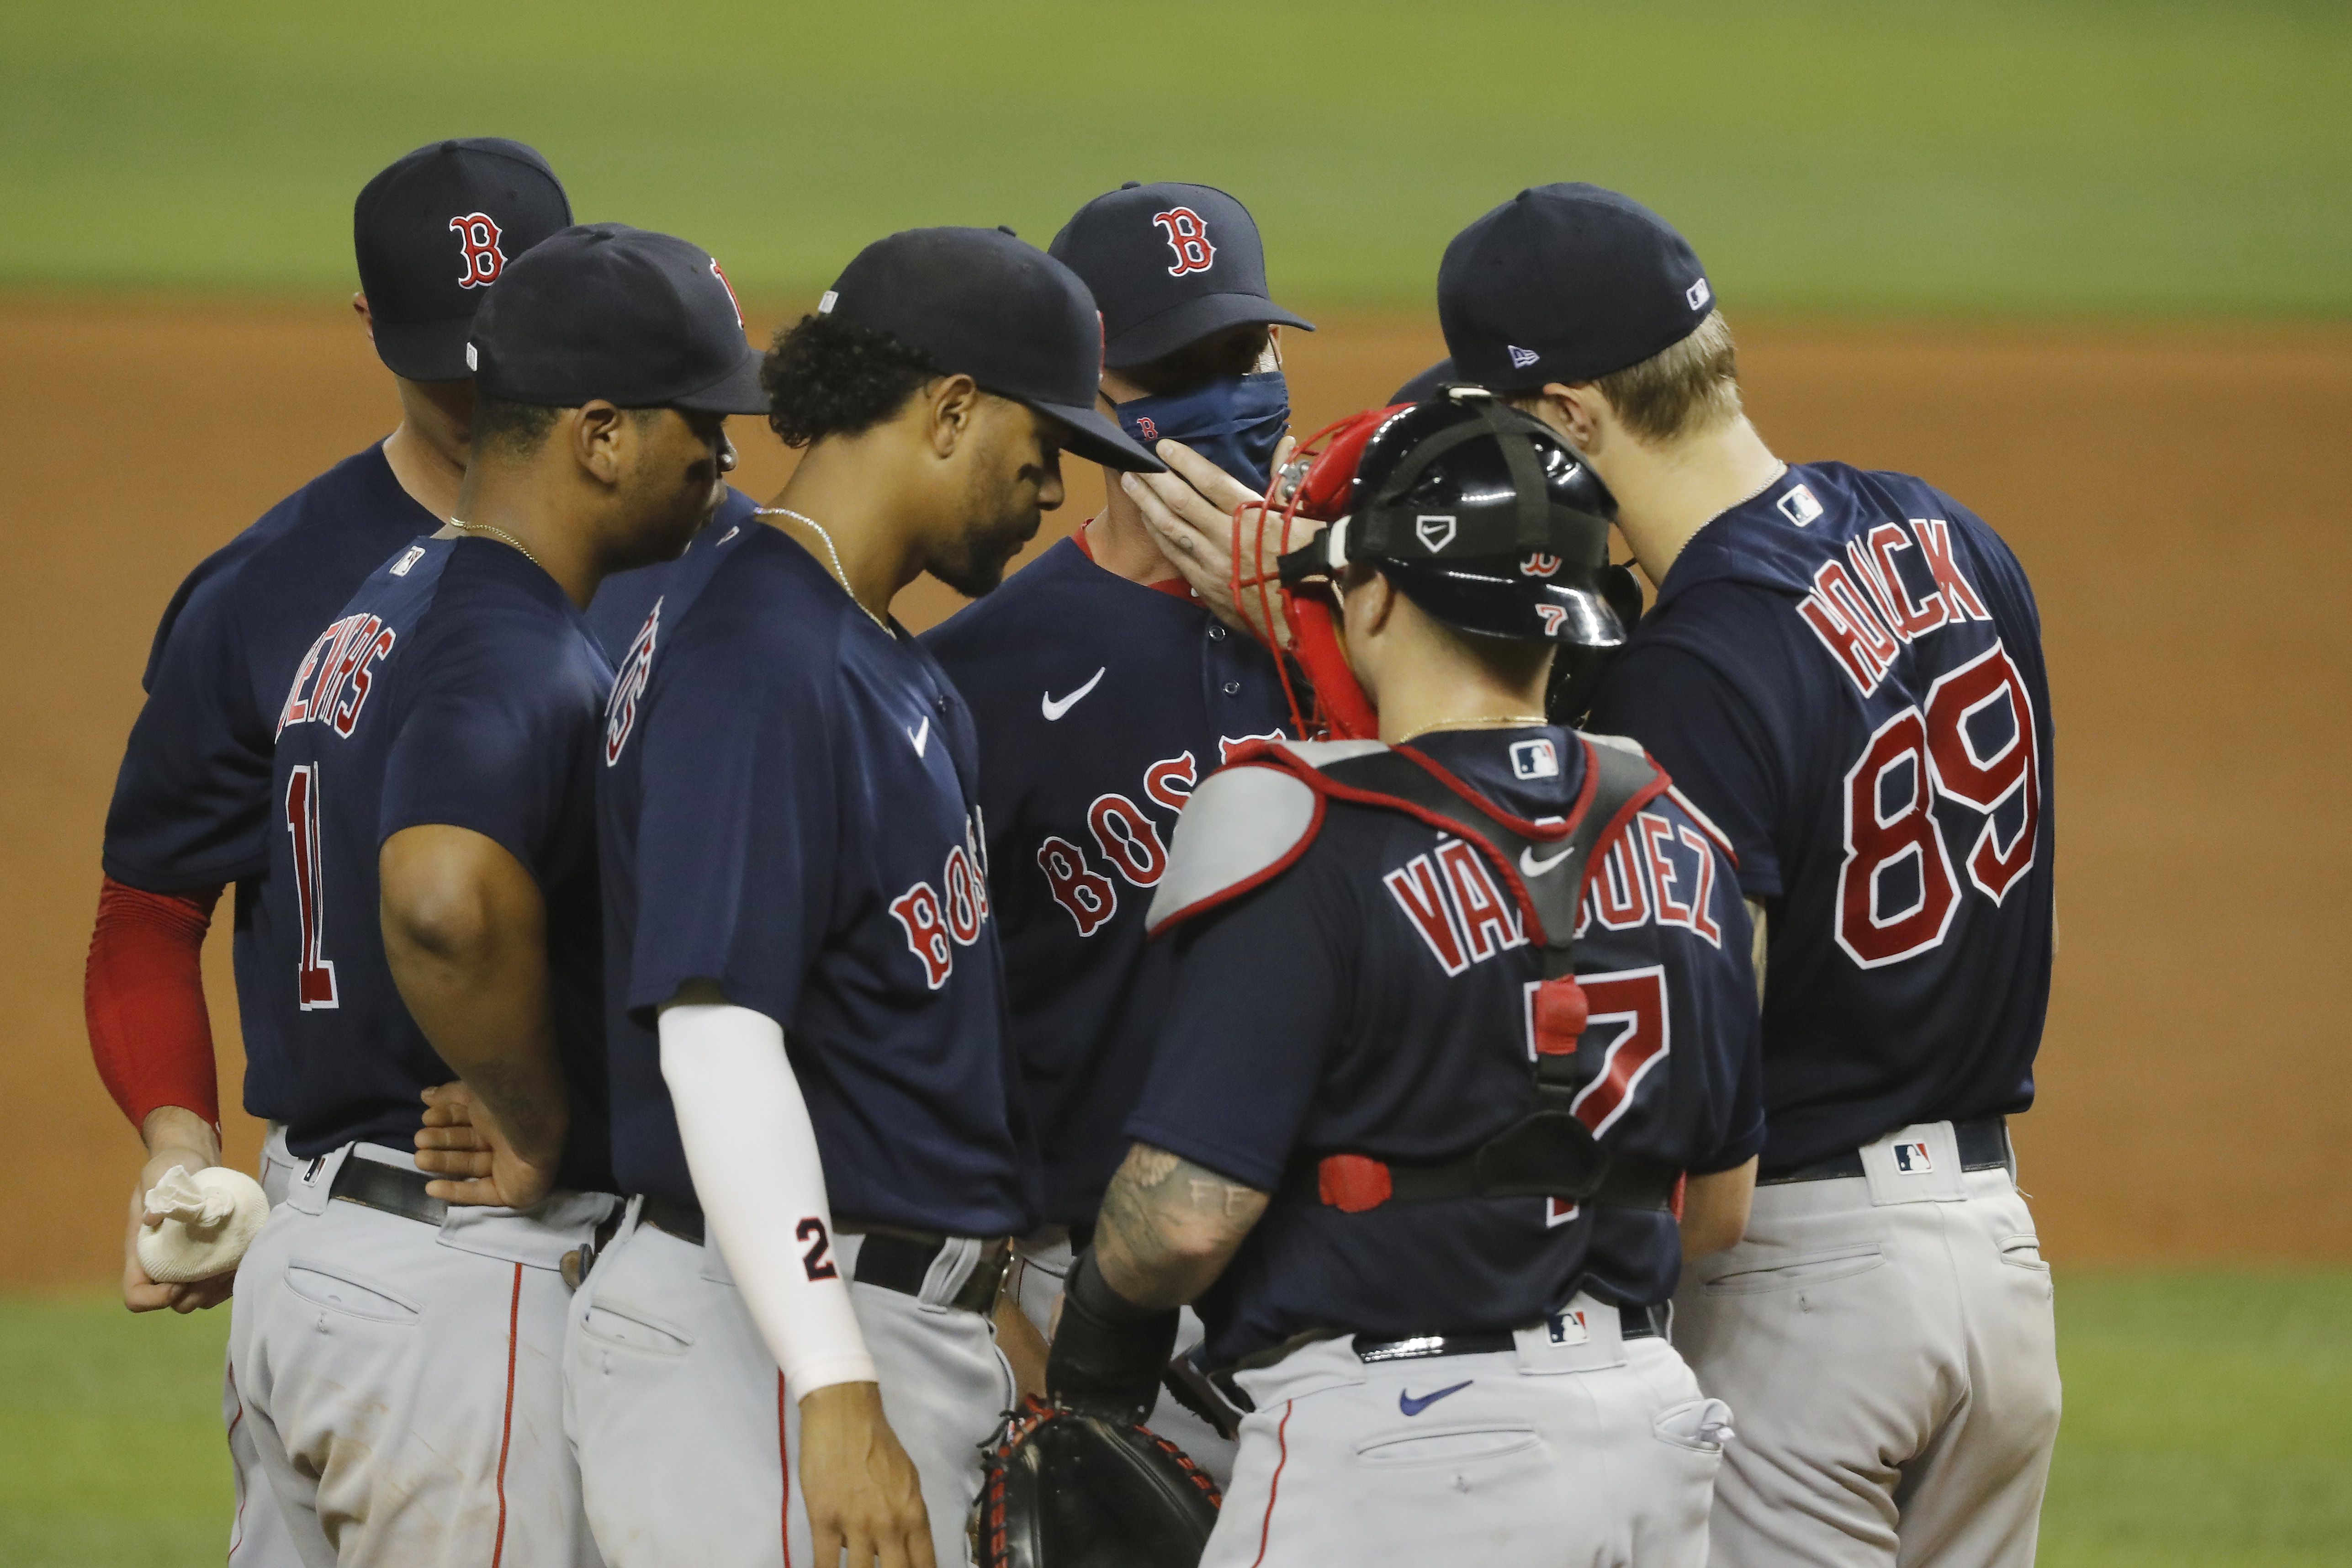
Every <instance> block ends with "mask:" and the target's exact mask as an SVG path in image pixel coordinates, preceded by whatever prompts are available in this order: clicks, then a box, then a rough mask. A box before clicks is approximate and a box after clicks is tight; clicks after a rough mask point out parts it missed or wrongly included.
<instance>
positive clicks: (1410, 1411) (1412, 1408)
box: [1397, 1378, 1475, 1415]
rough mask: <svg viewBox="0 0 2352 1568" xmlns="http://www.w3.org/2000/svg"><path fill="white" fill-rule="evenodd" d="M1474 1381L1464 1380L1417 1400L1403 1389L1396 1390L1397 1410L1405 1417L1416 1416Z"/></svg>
mask: <svg viewBox="0 0 2352 1568" xmlns="http://www.w3.org/2000/svg"><path fill="white" fill-rule="evenodd" d="M1474 1381H1475V1380H1474V1379H1470V1378H1465V1379H1464V1380H1463V1381H1462V1382H1460V1383H1457V1384H1454V1386H1453V1387H1451V1388H1441V1389H1439V1390H1438V1391H1437V1392H1436V1393H1434V1394H1423V1395H1422V1396H1421V1397H1420V1398H1419V1399H1415V1398H1414V1397H1413V1396H1412V1394H1407V1393H1406V1392H1405V1391H1404V1390H1403V1389H1402V1388H1400V1389H1398V1390H1397V1408H1398V1409H1399V1410H1402V1411H1403V1412H1404V1413H1405V1414H1406V1415H1420V1414H1421V1413H1422V1412H1423V1411H1424V1410H1426V1409H1428V1408H1429V1407H1430V1406H1431V1405H1434V1404H1436V1403H1437V1402H1438V1401H1439V1400H1441V1399H1443V1398H1444V1397H1445V1396H1446V1395H1447V1394H1459V1393H1461V1392H1462V1391H1463V1390H1464V1389H1465V1388H1467V1387H1469V1386H1470V1384H1471V1383H1472V1382H1474Z"/></svg>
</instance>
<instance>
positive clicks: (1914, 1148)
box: [1895, 1143, 1936, 1176]
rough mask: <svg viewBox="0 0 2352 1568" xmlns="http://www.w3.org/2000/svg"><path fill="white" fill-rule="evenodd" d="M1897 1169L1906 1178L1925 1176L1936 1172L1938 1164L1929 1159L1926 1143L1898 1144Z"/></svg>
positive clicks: (1896, 1153)
mask: <svg viewBox="0 0 2352 1568" xmlns="http://www.w3.org/2000/svg"><path fill="white" fill-rule="evenodd" d="M1935 1168H1936V1162H1935V1161H1934V1160H1932V1159H1930V1158H1929V1157H1928V1155H1927V1145H1926V1144H1925V1143H1897V1144H1896V1145H1895V1170H1897V1171H1899V1172H1901V1173H1903V1174H1904V1175H1906V1176H1925V1175H1927V1174H1929V1173H1932V1172H1933V1171H1934V1170H1935Z"/></svg>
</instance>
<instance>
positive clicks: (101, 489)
mask: <svg viewBox="0 0 2352 1568" xmlns="http://www.w3.org/2000/svg"><path fill="white" fill-rule="evenodd" d="M1441 352H1442V350H1441V347H1440V345H1439V343H1438V342H1437V340H1436V336H1435V332H1434V331H1433V329H1432V328H1429V327H1426V326H1422V325H1416V324H1412V323H1400V322H1398V321H1391V320H1378V319H1357V320H1331V319H1326V320H1325V322H1324V330H1323V331H1321V332H1318V333H1317V334H1315V335H1314V336H1312V337H1306V336H1301V335H1295V336H1294V337H1293V338H1292V339H1291V341H1290V372H1291V379H1292V384H1293V386H1294V389H1295V392H1296V395H1297V405H1298V406H1297V428H1298V429H1299V430H1300V431H1301V432H1302V433H1303V432H1305V431H1307V430H1309V429H1312V428H1314V427H1315V426H1318V425H1319V424H1320V423H1322V422H1323V421H1325V420H1327V419H1328V418H1331V417H1333V416H1337V415H1339V414H1341V413H1345V412H1348V411H1349V410H1351V409H1353V408H1356V407H1359V406H1361V405H1366V404H1369V403H1374V402H1377V401H1380V400H1381V399H1383V398H1384V397H1385V396H1386V395H1387V394H1388V392H1389V391H1390V389H1391V388H1392V387H1394V386H1395V385H1396V384H1398V383H1399V382H1401V381H1402V380H1403V379H1404V378H1405V377H1406V376H1407V375H1409V374H1412V373H1413V372H1414V371H1417V370H1419V369H1420V368H1421V367H1422V366H1423V365H1425V364H1427V363H1429V362H1430V361H1431V360H1433V359H1434V358H1436V357H1437V355H1438V354H1439V353H1441ZM1740 357H1741V366H1742V372H1743V379H1744V382H1745V384H1746V386H1747V390H1748V405H1749V408H1750V411H1751V412H1752V413H1753V414H1754V416H1756V419H1757V421H1758V423H1759V425H1760V426H1761V427H1762V428H1763V430H1764V432H1765V434H1766V436H1767V437H1768V438H1769V439H1770V441H1771V442H1772V443H1773V445H1774V447H1775V448H1776V449H1777V450H1779V451H1780V452H1781V453H1782V455H1784V456H1786V457H1789V458H1796V459H1802V458H1821V457H1836V458H1843V459H1844V460H1846V461H1849V462H1853V463H1858V464H1862V465H1864V466H1870V467H1885V468H1903V469H1906V470H1909V471H1912V472H1916V473H1920V474H1923V475H1926V476H1927V477H1928V478H1929V479H1932V480H1934V481H1935V482H1936V483H1937V485H1939V486H1941V487H1942V488H1943V489H1947V490H1948V491H1950V492H1951V493H1952V494H1954V495H1956V496H1957V497H1958V498H1959V499H1960V500H1962V501H1964V502H1965V503H1967V504H1968V505H1969V506H1971V507H1973V508H1974V509H1976V510H1978V511H1979V512H1980V513H1981V514H1982V515H1983V516H1985V517H1986V518H1987V519H1988V520H1990V521H1991V522H1992V523H1993V524H1994V526H1995V527H1997V528H1998V529H2000V531H2001V532H2002V533H2003V534H2005V535H2006V536H2007V537H2008V539H2009V540H2010V541H2011V543H2012V544H2013V545H2014V546H2015V547H2016V549H2017V551H2018V552H2019V554H2020V555H2021V557H2022V558H2023V560H2024V562H2025V564H2026V567H2027V569H2028V571H2029V572H2030V573H2031V574H2032V579H2033V583H2034V586H2035V589H2036V591H2037V593H2038V595H2039V597H2040V601H2041V605H2042V616H2043V620H2044V625H2045V637H2046V640H2047V644H2048V648H2049V655H2050V668H2051V675H2052V682H2053V704H2054V706H2055V708H2056V710H2057V711H2056V719H2057V724H2058V759H2059V762H2058V777H2057V781H2056V782H2057V791H2056V800H2057V805H2058V813H2059V838H2058V842H2059V912H2060V918H2061V930H2062V941H2061V950H2060V953H2059V959H2058V972H2057V984H2056V994H2055V996H2054V999H2053V1005H2052V1009H2051V1016H2050V1029H2049V1035H2048V1037H2047V1040H2046V1041H2045V1044H2044V1047H2043V1050H2042V1074H2041V1102H2040V1105H2039V1107H2038V1108H2037V1109H2036V1110H2034V1112H2033V1113H2032V1115H2030V1116H2028V1117H2025V1118H2023V1119H2022V1120H2021V1121H2019V1122H2018V1123H2017V1141H2018V1144H2019V1148H2020V1152H2021V1165H2022V1170H2023V1174H2024V1184H2025V1185H2026V1187H2027V1188H2028V1190H2029V1191H2031V1192H2032V1194H2034V1197H2035V1200H2036V1205H2037V1213H2038V1215H2039V1216H2040V1219H2041V1224H2042V1235H2043V1239H2044V1242H2045V1245H2046V1248H2047V1251H2048V1254H2049V1255H2050V1256H2052V1257H2053V1258H2056V1259H2058V1260H2059V1261H2060V1262H2061V1263H2064V1262H2070V1261H2075V1260H2089V1259H2103V1260H2126V1259H2150V1258H2175V1259H2179V1258H2211V1259H2224V1258H2307V1259H2315V1260H2316V1259H2333V1260H2337V1261H2342V1260H2345V1259H2352V1183H2347V1181H2345V1180H2344V1179H2343V1176H2342V1171H2343V1169H2344V1162H2345V1157H2346V1156H2345V1153H2344V1151H2345V1149H2346V1147H2347V1142H2352V1075H2347V1070H2346V1069H2347V1057H2352V1051H2347V1046H2352V911H2347V888H2348V887H2352V821H2347V818H2346V817H2345V816H2343V815H2342V814H2341V812H2340V809H2339V805H2338V803H2339V800H2340V797H2341V791H2342V790H2343V788H2344V780H2345V779H2346V777H2347V771H2352V592H2348V591H2347V584H2352V534H2347V530H2346V528H2345V526H2344V524H2343V521H2342V520H2341V518H2340V516H2339V512H2340V509H2341V505H2342V502H2341V498H2342V497H2344V496H2345V495H2347V493H2352V482H2348V481H2352V471H2347V470H2352V440H2347V436H2346V431H2347V411H2352V331H2346V330H2344V329H2342V328H2326V329H2311V328H2295V329H2286V328H2278V329H2271V328H2245V329H2228V330H2224V329H2220V328H2212V329H2167V330H2164V331H2148V332H2146V333H2135V334H2123V333H2117V332H2115V331H2106V332H2103V333H2098V334H2092V333H2088V332H2071V331H2061V330H2045V331H2033V332H2026V331H1993V330H1983V331H1978V330H1930V329H1924V328H1888V329H1884V330H1877V331H1865V330H1858V329H1839V330H1836V331H1815V330H1806V329H1802V328H1796V327H1785V326H1784V327H1771V326H1760V325H1751V326H1749V327H1748V329H1746V330H1745V331H1743V333H1742V336H1741V356H1740ZM395 418H396V410H395V407H394V403H393V400H392V393H391V387H390V384H389V382H388V380H387V378H386V376H385V374H384V373H383V371H382V369H381V368H380V367H379V366H378V365H377V363H376V362H375V360H374V358H373V354H372V353H370V352H369V350H368V347H367V345H366V342H365V341H364V340H363V338H362V336H361V335H360V331H359V329H358V328H357V326H356V325H355V324H354V323H353V321H352V319H351V317H350V316H349V315H348V314H347V313H344V312H343V311H342V310H340V309H339V308H337V307H336V306H334V305H331V304H321V305H318V306H311V305H307V304H306V305H302V306H299V307H295V306H289V307H264V306H258V305H256V306H246V307H236V306H225V305H219V304H204V305H191V304H185V303H181V302H174V301H170V300H155V301H148V302H144V303H131V304H125V303H121V302H119V301H109V302H105V303H93V302H81V301H75V300H21V299H20V300H0V431H5V439H6V443H7V450H8V459H7V462H6V464H5V467H0V518H5V529H6V539H7V542H8V556H7V566H6V570H5V575H0V611H5V614H0V661H5V668H10V669H13V670H15V671H16V675H15V676H14V677H13V678H12V679H9V680H8V681H7V682H6V683H5V687H0V726H5V734H6V735H7V737H8V745H7V761H8V766H7V767H6V769H5V772H0V825H5V826H0V877H5V884H0V885H5V895H6V896H5V900H4V901H0V1106H5V1108H6V1114H7V1115H8V1116H9V1117H10V1118H11V1119H12V1121H13V1125H12V1128H11V1137H10V1139H9V1144H10V1154H11V1156H12V1157H11V1159H10V1160H9V1166H10V1170H11V1183H10V1186H11V1191H10V1194H9V1197H10V1203H9V1210H10V1214H9V1222H8V1225H7V1226H6V1235H7V1238H8V1242H9V1245H8V1246H7V1247H5V1249H0V1289H52V1288H58V1289H63V1288H89V1287H93V1286H95V1287H103V1286H104V1285H105V1284H106V1282H107V1281H108V1280H110V1279H111V1278H112V1277H113V1275H114V1274H115V1272H116V1270H117V1269H119V1268H120V1260H121V1224H122V1215H123V1212H124V1201H125V1197H126V1195H127V1184H128V1182H129V1180H130V1177H131V1173H132V1171H133V1170H134V1169H135V1167H136V1163H137V1155H136V1150H137V1142H136V1140H135V1139H134V1138H133V1136H132V1135H131V1131H130V1130H129V1129H128V1128H127V1127H126V1125H125V1124H124V1123H123V1121H122V1119H121V1116H120V1115H119V1114H118V1113H117V1111H116V1110H114V1108H113V1106H112V1104H111V1103H110V1101H109V1100H108V1099H107V1097H106V1095H105V1092H104V1091H103V1090H102V1089H100V1085H99V1083H98V1079H97V1077H96V1074H95V1073H94V1072H93V1071H92V1069H91V1068H90V1064H89V1052H88V1048H87V1044H86V1041H85V1038H84V1036H83V1032H82V1023H81V963H82V955H83V952H84V950H85V947H86V945H87V942H88V939H89V918H90V914H91V911H92V910H93V908H94V905H95V900H96V896H97V889H98V879H99V870H98V846H99V837H100V828H101V826H102V824H103V821H104V816H105V811H106V802H107V798H108V795H109V793H110V789H111V786H112V782H113V776H114V770H115V766H116V763H117V762H118V761H119V759H120V757H121V748H122V741H123V737H124V734H125V733H126V731H127V730H128V728H129V726H130V723H131V719H132V717H133V716H134V715H135V714H136V712H137V711H138V707H139V701H140V692H139V675H140V670H141V668H142V665H143V663H144V660H145V658H146V654H147V648H148V643H149V639H150V637H152V633H153V629H154V626H155V622H156V618H157V616H158V615H159V614H160V613H161V612H162V610H163V605H165V603H166V602H167V601H168V600H169V598H170V596H171V594H172V591H173V587H174V586H175V585H176V584H178V582H179V580H180V578H181V577H182V576H183V575H184V574H185V573H186V571H187V570H188V568H189V567H191V566H193V565H194V563H196V562H197V561H199V560H200V559H202V558H203V557H204V556H205V554H206V553H207V552H210V551H212V550H213V549H215V548H216V547H217V546H219V545H220V544H221V543H223V542H226V540H228V539H229V538H230V537H231V536H232V535H233V534H235V533H236V531H237V530H238V529H240V528H242V527H244V526H245V525H246V524H247V522H249V521H252V520H253V518H255V517H256V516H257V515H258V514H259V513H260V512H261V511H262V510H264V509H265V508H267V507H268V505H269V504H270V503H271V502H273V501H274V500H277V499H278V497H279V496H281V495H283V494H284V493H286V492H287V491H288V490H289V489H293V488H294V487H295V486H296V485H298V484H299V483H301V482H302V481H303V480H304V479H308V478H309V477H310V475H312V474H314V473H316V472H317V471H319V470H320V469H321V468H325V467H326V466H327V465H328V464H329V463H331V461H333V460H334V459H336V458H341V457H342V456H344V455H346V454H348V453H350V452H352V451H354V450H357V449H358V448H359V447H362V446H363V445H365V444H366V443H367V442H368V441H370V440H373V439H375V438H377V437H381V436H382V435H383V434H384V433H385V432H386V431H387V430H388V429H389V428H390V427H391V426H392V424H393V422H394V419H395ZM736 425H737V426H738V428H737V431H736V437H737V440H738V441H739V443H740V445H741V447H743V450H744V455H745V462H744V465H743V469H742V475H741V481H742V483H743V485H744V488H746V489H749V490H751V493H753V494H754V495H758V496H761V497H763V498H764V497H765V496H767V495H769V494H772V493H773V489H774V488H775V487H776V486H777V485H778V484H779V483H780V482H781V480H782V477H783V476H784V474H785V473H786V472H787V471H788V469H789V466H790V463H789V455H788V454H786V453H785V452H784V451H783V450H782V448H781V447H779V446H778V445H777V443H776V442H775V440H774V439H773V437H771V436H769V435H768V434H767V433H766V432H765V431H764V430H762V429H761V428H760V427H759V426H758V424H757V422H756V421H751V420H738V421H736ZM1068 474H1069V478H1070V480H1071V491H1072V494H1071V497H1070V501H1069V504H1068V505H1067V506H1066V507H1065V508H1064V509H1063V510H1061V511H1060V512H1059V513H1057V514H1055V515H1054V516H1052V517H1049V519H1048V520H1047V529H1046V532H1045V536H1044V537H1041V539H1040V540H1039V542H1038V543H1037V545H1036V546H1035V547H1034V548H1043V546H1044V545H1045V544H1046V543H1048V542H1051V540H1052V539H1054V538H1055V537H1058V536H1059V535H1060V534H1061V533H1062V532H1064V531H1066V530H1067V528H1068V527H1069V526H1070V525H1072V524H1074V523H1076V522H1077V521H1082V520H1083V519H1085V518H1086V517H1087V516H1088V515H1089V514H1090V513H1091V511H1092V510H1093V508H1094V505H1095V503H1096V502H1097V500H1098V499H1099V496H1100V484H1099V480H1098V478H1097V475H1096V473H1095V471H1094V470H1093V469H1092V468H1088V467H1087V465H1084V464H1072V465H1071V466H1070V468H1069V470H1068ZM956 603H957V601H956V600H955V598H954V596H953V595H951V594H950V593H949V592H948V591H947V590H946V589H944V588H942V587H940V586H939V585H938V584H933V583H929V582H925V583H923V584H919V585H918V586H917V587H915V588H913V589H911V590H909V592H908V595H906V596H905V597H903V598H902V599H901V600H900V613H901V617H902V618H903V619H904V620H906V621H907V622H908V624H909V625H911V626H918V627H920V626H929V625H930V624H932V623H933V622H934V621H936V620H938V619H939V618H940V617H941V616H944V615H945V614H947V613H949V612H950V610H952V608H953V607H954V605H955V604H956ZM226 910H227V905H226V903H224V905H223V913H222V916H221V919H220V920H219V921H218V922H217V925H216V929H215V933H214V937H213V940H212V942H211V944H210V946H209V947H208V949H207V952H206V983H207V985H208V986H209V988H210V991H211V994H212V998H213V1017H214V1027H215V1034H216V1037H217V1038H218V1040H219V1043H220V1047H221V1050H220V1055H221V1058H222V1067H223V1079H224V1083H225V1084H226V1085H227V1089H226V1092H225V1094H224V1099H225V1100H229V1101H231V1102H232V1103H233V1102H234V1100H235V1099H236V1090H235V1085H236V1075H237V1073H238V1072H239V1071H240V1070H241V1060H240V1058H239V1056H238V1053H237V1050H236V1017H235V1006H234V1002H233V993H232V990H231V985H230V980H229V973H228V963H227V947H228V943H227V937H226V925H227V923H228V922H227V918H226ZM227 1131H228V1142H229V1147H230V1149H231V1151H232V1152H233V1154H234V1156H235V1157H236V1160H237V1161H238V1162H239V1163H245V1164H247V1165H248V1166H249V1164H250V1163H251V1160H252V1156H253V1152H254V1150H255V1148H256V1145H257V1128H256V1127H255V1126H254V1124H253V1123H251V1122H250V1121H247V1120H246V1119H244V1118H243V1117H241V1116H236V1115H232V1117H231V1118H230V1123H229V1126H228V1129H227Z"/></svg>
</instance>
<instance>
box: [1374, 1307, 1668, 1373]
mask: <svg viewBox="0 0 2352 1568" xmlns="http://www.w3.org/2000/svg"><path fill="white" fill-rule="evenodd" d="M1617 1323H1618V1332H1619V1335H1620V1337H1622V1338H1624V1339H1629V1340H1649V1339H1662V1338H1664V1335H1665V1331H1666V1309H1665V1308H1664V1307H1663V1306H1658V1307H1620V1308H1618V1309H1617ZM1517 1347H1518V1336H1517V1334H1514V1333H1512V1332H1511V1331H1509V1330H1507V1329H1496V1330H1493V1331H1489V1332H1486V1333H1482V1334H1414V1335H1412V1337H1410V1338H1408V1339H1402V1340H1373V1339H1367V1338H1366V1337H1365V1336H1363V1335H1362V1334H1358V1335H1357V1336H1356V1338H1355V1342H1354V1350H1355V1352H1356V1359H1357V1360H1358V1361H1360V1362H1365V1363H1371V1362H1383V1361H1425V1360H1427V1359H1429V1358H1430V1357H1432V1356H1442V1355H1494V1354H1497V1353H1499V1352H1503V1351H1507V1350H1516V1349H1517Z"/></svg>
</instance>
